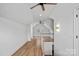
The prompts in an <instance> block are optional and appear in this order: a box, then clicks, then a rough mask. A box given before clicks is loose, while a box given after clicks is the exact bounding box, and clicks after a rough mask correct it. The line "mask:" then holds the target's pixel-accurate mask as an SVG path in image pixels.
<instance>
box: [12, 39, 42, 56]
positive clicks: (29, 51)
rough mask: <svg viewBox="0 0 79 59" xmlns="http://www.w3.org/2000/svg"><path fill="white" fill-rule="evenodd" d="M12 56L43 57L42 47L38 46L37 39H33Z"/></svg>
mask: <svg viewBox="0 0 79 59" xmlns="http://www.w3.org/2000/svg"><path fill="white" fill-rule="evenodd" d="M12 56H43V53H42V49H41V47H40V46H39V47H38V46H36V39H33V40H32V41H29V42H27V43H26V44H24V45H23V46H22V47H21V48H20V49H18V50H17V51H16V52H15V53H14V54H13V55H12Z"/></svg>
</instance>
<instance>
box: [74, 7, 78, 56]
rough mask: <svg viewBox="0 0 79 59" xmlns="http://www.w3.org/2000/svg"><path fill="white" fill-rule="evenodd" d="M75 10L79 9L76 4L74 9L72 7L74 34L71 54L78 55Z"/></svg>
mask: <svg viewBox="0 0 79 59" xmlns="http://www.w3.org/2000/svg"><path fill="white" fill-rule="evenodd" d="M77 10H79V6H77V7H76V8H75V9H74V15H73V16H74V20H73V24H74V25H73V32H74V35H73V39H74V40H73V54H74V56H79V55H78V53H77V52H78V38H77V35H78V34H77V29H78V28H77V24H78V23H77V17H78V16H76V15H77Z"/></svg>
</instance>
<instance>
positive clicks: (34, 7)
mask: <svg viewBox="0 0 79 59" xmlns="http://www.w3.org/2000/svg"><path fill="white" fill-rule="evenodd" d="M38 5H39V3H38V4H36V5H35V6H33V7H31V8H30V9H33V8H35V7H36V6H38Z"/></svg>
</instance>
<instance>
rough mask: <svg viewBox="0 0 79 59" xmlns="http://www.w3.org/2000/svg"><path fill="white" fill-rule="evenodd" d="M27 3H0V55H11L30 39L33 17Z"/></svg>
mask: <svg viewBox="0 0 79 59" xmlns="http://www.w3.org/2000/svg"><path fill="white" fill-rule="evenodd" d="M27 5H28V4H27ZM27 5H25V4H0V55H12V54H13V53H14V52H15V51H16V50H17V49H18V48H20V47H21V46H22V45H23V44H24V43H25V42H27V41H28V40H29V39H30V38H29V37H30V25H29V24H30V23H31V22H33V21H32V20H33V18H32V16H30V13H29V11H30V10H28V8H27ZM26 24H27V25H26Z"/></svg>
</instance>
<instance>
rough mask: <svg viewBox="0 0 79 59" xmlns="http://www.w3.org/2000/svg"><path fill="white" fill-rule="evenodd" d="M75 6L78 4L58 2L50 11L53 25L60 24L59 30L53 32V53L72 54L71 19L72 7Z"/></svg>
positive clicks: (72, 14) (72, 15)
mask: <svg viewBox="0 0 79 59" xmlns="http://www.w3.org/2000/svg"><path fill="white" fill-rule="evenodd" d="M77 6H79V4H58V5H57V6H56V8H55V9H54V10H53V11H52V13H51V17H52V18H53V19H54V22H55V26H56V24H60V32H56V31H55V33H54V38H55V39H54V43H55V46H54V51H55V55H60V56H63V55H74V52H73V44H74V43H73V41H74V38H73V35H74V34H73V33H74V32H73V20H74V8H75V7H77Z"/></svg>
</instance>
